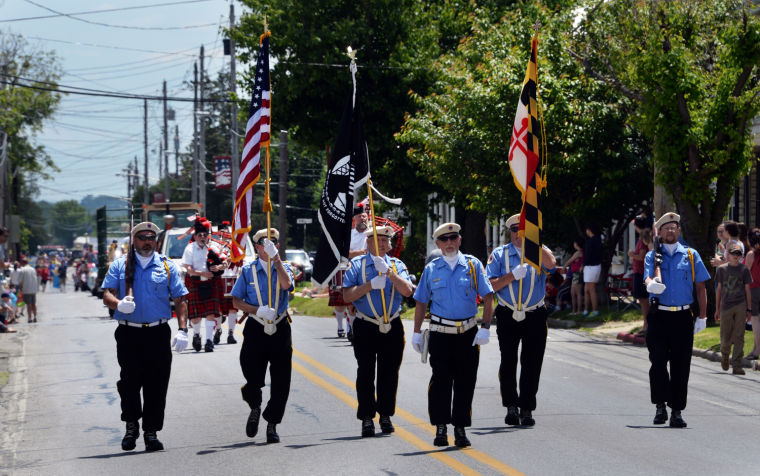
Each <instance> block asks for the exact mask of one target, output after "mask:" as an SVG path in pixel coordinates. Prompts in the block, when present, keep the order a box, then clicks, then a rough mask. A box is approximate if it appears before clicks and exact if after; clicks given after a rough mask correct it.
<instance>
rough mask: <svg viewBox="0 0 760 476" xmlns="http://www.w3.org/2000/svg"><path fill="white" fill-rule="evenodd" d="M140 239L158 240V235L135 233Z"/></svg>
mask: <svg viewBox="0 0 760 476" xmlns="http://www.w3.org/2000/svg"><path fill="white" fill-rule="evenodd" d="M135 238H137V239H138V240H140V241H156V235H135Z"/></svg>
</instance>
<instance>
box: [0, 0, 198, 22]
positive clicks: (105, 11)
mask: <svg viewBox="0 0 760 476" xmlns="http://www.w3.org/2000/svg"><path fill="white" fill-rule="evenodd" d="M208 1H210V0H185V1H182V2H171V3H154V4H152V5H138V6H135V7H123V8H107V9H105V10H89V11H86V12H74V13H68V14H67V13H56V14H55V15H42V16H36V17H25V18H11V19H9V20H0V23H5V22H12V21H26V20H42V19H45V18H56V17H62V16H67V15H92V14H95V13H109V12H121V11H124V10H139V9H142V8H154V7H166V6H170V5H180V4H184V3H200V2H208ZM43 8H44V7H43Z"/></svg>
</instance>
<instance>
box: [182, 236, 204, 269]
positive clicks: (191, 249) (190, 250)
mask: <svg viewBox="0 0 760 476" xmlns="http://www.w3.org/2000/svg"><path fill="white" fill-rule="evenodd" d="M207 258H208V246H204V247H203V248H201V247H200V246H198V243H196V242H195V241H193V242H192V243H190V244H189V245H187V247H186V248H185V252H184V253H182V264H189V265H190V266H192V267H193V269H194V270H195V271H208V268H207V267H206V259H207Z"/></svg>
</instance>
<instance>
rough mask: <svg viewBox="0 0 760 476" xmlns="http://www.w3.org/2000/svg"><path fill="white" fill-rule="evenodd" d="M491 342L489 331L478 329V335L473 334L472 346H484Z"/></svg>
mask: <svg viewBox="0 0 760 476" xmlns="http://www.w3.org/2000/svg"><path fill="white" fill-rule="evenodd" d="M490 341H491V330H490V329H483V328H482V327H481V328H480V329H478V333H477V334H475V340H473V341H472V345H486V344H488V343H489V342H490Z"/></svg>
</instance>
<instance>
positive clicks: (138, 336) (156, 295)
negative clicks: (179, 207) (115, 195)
mask: <svg viewBox="0 0 760 476" xmlns="http://www.w3.org/2000/svg"><path fill="white" fill-rule="evenodd" d="M157 232H158V229H157V227H156V225H154V224H153V223H150V222H143V223H140V224H138V225H137V226H135V227H134V228H133V229H132V243H133V244H132V249H130V251H129V253H128V254H127V255H126V256H122V257H121V258H119V259H117V260H116V261H114V262H113V263H111V267H110V268H109V269H108V273H107V274H106V277H105V279H104V280H103V284H102V285H101V287H102V288H103V290H104V292H103V303H105V305H106V306H108V307H109V308H110V309H114V310H115V312H114V319H115V320H117V321H118V323H119V325H118V327H117V328H116V332H115V334H114V337H115V338H116V357H117V359H118V361H119V366H120V367H121V376H120V377H121V378H120V380H119V381H118V382H117V383H116V388H117V389H118V390H119V396H120V397H121V419H122V421H124V422H126V425H127V431H126V434H125V435H124V439H122V441H121V447H122V449H123V450H125V451H130V450H133V449H135V444H136V440H137V438H138V436H140V424H139V422H138V420H139V419H140V418H141V417H142V420H143V430H144V433H143V438H144V440H145V450H146V451H159V450H163V449H164V445H163V444H162V443H161V442H160V441H159V440H158V437H157V435H156V432H158V431H161V429H162V428H163V425H164V408H165V407H166V391H167V389H168V388H169V374H170V372H171V364H172V353H171V346H170V344H169V338H170V337H171V329H170V328H169V324H168V322H169V320H170V319H171V317H172V309H171V303H170V301H169V299H170V298H171V299H173V300H174V306H175V309H176V312H177V322H178V325H179V330H178V331H177V335H176V337H175V338H174V345H175V346H176V350H177V352H181V351H182V350H183V349H184V348H185V346H187V303H186V302H185V295H187V288H185V285H184V284H183V283H182V280H181V278H180V273H179V270H178V269H177V267H176V266H175V265H174V263H173V262H172V261H171V260H169V259H167V258H166V257H165V256H163V255H160V254H158V253H156V252H155V249H156V233H157ZM140 390H142V394H143V395H142V396H143V402H142V404H141V401H140Z"/></svg>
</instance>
